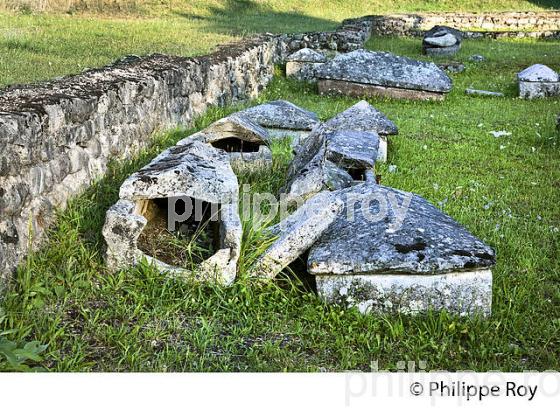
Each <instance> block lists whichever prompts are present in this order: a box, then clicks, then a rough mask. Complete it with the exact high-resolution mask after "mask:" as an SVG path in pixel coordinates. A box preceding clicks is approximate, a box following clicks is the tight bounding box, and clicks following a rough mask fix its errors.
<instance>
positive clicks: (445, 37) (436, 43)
mask: <svg viewBox="0 0 560 410" xmlns="http://www.w3.org/2000/svg"><path fill="white" fill-rule="evenodd" d="M462 40H463V35H462V33H461V31H459V30H456V29H454V28H451V27H447V26H434V27H433V28H432V29H430V30H428V31H427V32H426V34H424V39H423V41H422V51H423V52H424V54H427V55H429V56H452V55H454V54H456V53H457V52H458V51H459V49H460V48H461V42H462Z"/></svg>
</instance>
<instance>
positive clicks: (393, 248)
mask: <svg viewBox="0 0 560 410" xmlns="http://www.w3.org/2000/svg"><path fill="white" fill-rule="evenodd" d="M338 194H339V195H340V196H341V198H343V200H344V202H345V209H344V210H343V211H342V212H341V213H340V214H339V215H338V217H337V218H336V220H335V221H334V222H333V223H332V224H331V225H330V227H329V228H328V229H327V230H326V231H325V232H324V233H323V235H321V237H320V238H319V240H318V241H317V242H316V243H315V244H314V245H313V246H312V247H311V249H310V251H309V256H308V270H309V273H311V274H312V275H315V278H316V281H317V289H318V292H319V294H320V295H321V296H322V297H323V298H324V299H325V300H327V301H328V302H333V303H342V304H345V305H347V306H355V307H358V309H359V310H360V311H361V312H370V311H371V312H393V313H394V312H401V313H419V312H425V311H427V310H429V309H435V310H439V309H446V310H448V311H450V312H454V313H458V314H460V315H473V314H482V315H489V314H490V313H491V304H492V272H491V270H490V269H491V267H492V266H493V265H494V264H495V253H494V250H493V249H492V248H490V247H489V246H488V245H486V244H484V243H483V242H482V241H481V240H479V239H477V238H476V237H475V236H473V235H472V234H471V233H469V232H468V231H467V230H466V229H465V228H463V227H462V226H461V225H459V224H458V223H457V222H456V221H454V220H453V219H452V218H451V217H449V216H447V215H445V214H443V213H442V212H441V211H440V210H438V209H437V208H436V207H434V206H433V205H431V204H430V203H429V202H428V201H426V200H425V199H423V198H422V197H420V196H418V195H414V194H411V193H406V192H403V191H398V190H396V189H392V188H388V187H384V186H380V185H376V184H360V185H357V186H355V187H352V188H348V189H345V190H343V191H339V193H338Z"/></svg>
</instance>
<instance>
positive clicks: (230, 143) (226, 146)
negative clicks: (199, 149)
mask: <svg viewBox="0 0 560 410" xmlns="http://www.w3.org/2000/svg"><path fill="white" fill-rule="evenodd" d="M210 145H212V146H213V147H214V148H218V149H222V150H224V151H226V152H228V153H230V152H259V150H260V149H261V147H263V146H265V144H264V143H262V142H254V141H245V140H242V139H240V138H236V137H228V138H224V139H221V140H217V141H214V142H212V143H211V144H210Z"/></svg>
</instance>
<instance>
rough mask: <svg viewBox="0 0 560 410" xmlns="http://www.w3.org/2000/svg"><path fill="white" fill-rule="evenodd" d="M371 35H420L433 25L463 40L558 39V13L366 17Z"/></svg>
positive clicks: (559, 34)
mask: <svg viewBox="0 0 560 410" xmlns="http://www.w3.org/2000/svg"><path fill="white" fill-rule="evenodd" d="M368 18H369V19H370V20H371V22H372V34H373V35H394V36H422V35H423V33H424V32H425V31H427V30H429V29H431V28H432V27H433V26H435V25H445V26H450V27H453V28H456V29H459V30H462V31H464V32H465V33H464V37H466V38H478V37H491V38H500V37H540V38H560V11H553V12H540V13H537V12H506V13H438V14H431V13H427V14H392V15H386V16H369V17H368Z"/></svg>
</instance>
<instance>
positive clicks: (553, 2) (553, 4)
mask: <svg viewBox="0 0 560 410" xmlns="http://www.w3.org/2000/svg"><path fill="white" fill-rule="evenodd" d="M529 3H533V4H534V5H535V6H539V7H543V8H547V9H552V10H560V0H529Z"/></svg>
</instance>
